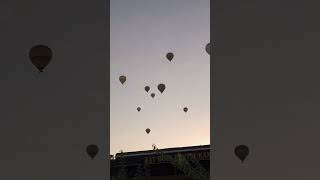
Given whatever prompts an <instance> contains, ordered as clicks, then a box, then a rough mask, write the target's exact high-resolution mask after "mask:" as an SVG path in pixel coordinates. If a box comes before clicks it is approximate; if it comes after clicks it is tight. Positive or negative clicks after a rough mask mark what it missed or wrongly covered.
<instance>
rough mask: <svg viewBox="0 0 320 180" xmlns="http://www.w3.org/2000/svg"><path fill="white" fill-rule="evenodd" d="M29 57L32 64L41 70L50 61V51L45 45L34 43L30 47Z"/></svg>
mask: <svg viewBox="0 0 320 180" xmlns="http://www.w3.org/2000/svg"><path fill="white" fill-rule="evenodd" d="M29 58H30V60H31V62H32V64H33V65H34V66H35V67H36V68H37V69H38V70H39V71H40V72H43V70H44V68H45V67H46V66H47V65H48V64H49V63H50V61H51V58H52V51H51V49H50V48H49V47H47V46H45V45H36V46H34V47H32V48H31V49H30V52H29Z"/></svg>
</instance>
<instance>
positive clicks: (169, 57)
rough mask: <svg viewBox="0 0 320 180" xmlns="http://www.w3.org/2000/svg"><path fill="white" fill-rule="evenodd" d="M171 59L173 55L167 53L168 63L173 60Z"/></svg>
mask: <svg viewBox="0 0 320 180" xmlns="http://www.w3.org/2000/svg"><path fill="white" fill-rule="evenodd" d="M173 57H174V55H173V53H172V52H169V53H168V54H167V59H168V60H169V61H171V60H172V59H173Z"/></svg>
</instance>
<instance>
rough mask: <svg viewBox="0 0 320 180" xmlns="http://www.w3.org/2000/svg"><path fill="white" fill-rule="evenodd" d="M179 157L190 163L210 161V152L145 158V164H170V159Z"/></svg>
mask: <svg viewBox="0 0 320 180" xmlns="http://www.w3.org/2000/svg"><path fill="white" fill-rule="evenodd" d="M179 155H180V156H184V157H185V158H186V160H187V161H191V160H192V159H196V160H210V152H199V153H187V154H175V155H164V154H161V155H158V156H153V157H146V158H145V163H146V164H158V163H164V162H170V159H172V158H174V159H178V158H179Z"/></svg>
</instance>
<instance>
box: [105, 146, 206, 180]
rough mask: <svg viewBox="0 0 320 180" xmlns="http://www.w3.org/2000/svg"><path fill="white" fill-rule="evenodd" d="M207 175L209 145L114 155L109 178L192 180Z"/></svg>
mask: <svg viewBox="0 0 320 180" xmlns="http://www.w3.org/2000/svg"><path fill="white" fill-rule="evenodd" d="M209 172H210V145H204V146H191V147H181V148H167V149H160V150H149V151H137V152H127V153H117V154H116V156H115V158H114V159H112V160H111V171H110V173H111V177H117V176H118V177H119V175H120V174H122V175H124V176H125V177H127V178H128V179H131V178H134V177H135V178H136V179H150V180H160V179H164V178H165V179H172V180H192V179H195V178H194V177H195V176H197V177H199V176H201V177H207V178H202V179H209Z"/></svg>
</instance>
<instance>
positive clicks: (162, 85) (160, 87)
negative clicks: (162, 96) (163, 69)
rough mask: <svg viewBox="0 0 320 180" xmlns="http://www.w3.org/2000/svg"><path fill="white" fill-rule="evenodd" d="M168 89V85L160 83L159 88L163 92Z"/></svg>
mask: <svg viewBox="0 0 320 180" xmlns="http://www.w3.org/2000/svg"><path fill="white" fill-rule="evenodd" d="M165 89H166V85H164V84H159V85H158V90H159V91H160V92H161V93H163V91H164V90H165Z"/></svg>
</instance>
